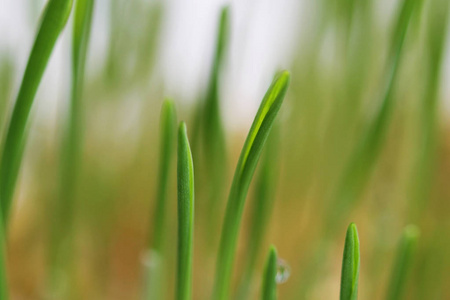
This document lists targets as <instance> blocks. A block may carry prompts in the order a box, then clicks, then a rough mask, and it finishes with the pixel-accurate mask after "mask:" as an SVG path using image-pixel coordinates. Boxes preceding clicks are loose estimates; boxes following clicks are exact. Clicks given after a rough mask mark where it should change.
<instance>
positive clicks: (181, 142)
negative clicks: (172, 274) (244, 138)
mask: <svg viewBox="0 0 450 300" xmlns="http://www.w3.org/2000/svg"><path fill="white" fill-rule="evenodd" d="M177 169H178V272H177V291H176V299H177V300H189V299H191V298H192V257H193V244H194V242H193V238H194V168H193V164H192V154H191V148H190V146H189V140H188V137H187V131H186V124H185V123H184V122H182V123H181V124H180V128H179V131H178V168H177Z"/></svg>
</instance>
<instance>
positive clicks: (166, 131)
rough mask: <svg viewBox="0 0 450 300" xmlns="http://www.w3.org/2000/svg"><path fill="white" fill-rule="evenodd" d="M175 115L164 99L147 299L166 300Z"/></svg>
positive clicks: (167, 101)
mask: <svg viewBox="0 0 450 300" xmlns="http://www.w3.org/2000/svg"><path fill="white" fill-rule="evenodd" d="M176 122H177V120H176V112H175V105H174V103H173V101H172V100H168V99H167V100H165V101H164V103H163V105H162V108H161V118H160V150H159V171H158V185H157V191H156V208H155V213H154V217H153V226H152V227H151V228H153V230H154V231H153V242H152V244H150V245H149V249H151V250H152V251H151V254H152V255H153V256H156V257H150V259H151V260H152V264H151V266H152V267H151V270H149V271H150V272H149V279H148V280H149V281H148V282H147V283H146V284H145V285H146V299H163V298H164V297H163V296H162V291H163V290H164V287H165V272H164V269H165V268H164V265H165V254H166V253H165V252H166V251H165V244H166V235H167V232H166V228H167V222H166V219H167V196H168V192H169V178H170V173H171V168H172V161H173V158H174V157H173V154H174V152H175V139H176V131H177V129H176Z"/></svg>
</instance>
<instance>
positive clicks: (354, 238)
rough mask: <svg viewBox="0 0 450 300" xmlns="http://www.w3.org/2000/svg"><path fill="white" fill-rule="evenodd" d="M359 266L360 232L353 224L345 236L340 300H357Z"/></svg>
mask: <svg viewBox="0 0 450 300" xmlns="http://www.w3.org/2000/svg"><path fill="white" fill-rule="evenodd" d="M359 265H360V254H359V237H358V230H357V228H356V225H355V224H354V223H351V224H350V226H348V229H347V234H346V236H345V246H344V256H343V259H342V273H341V294H340V298H339V299H340V300H356V299H357V298H358V278H359Z"/></svg>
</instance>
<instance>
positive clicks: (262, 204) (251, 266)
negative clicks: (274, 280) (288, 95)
mask: <svg viewBox="0 0 450 300" xmlns="http://www.w3.org/2000/svg"><path fill="white" fill-rule="evenodd" d="M277 124H278V123H275V125H274V126H273V128H272V132H271V133H270V136H269V138H268V140H267V146H266V149H264V153H263V154H262V158H261V164H260V167H259V174H258V178H257V180H256V182H255V194H254V198H253V203H252V206H253V207H252V209H253V211H252V219H251V223H250V233H249V235H248V242H247V251H246V254H245V259H244V261H245V267H244V271H243V273H242V278H241V281H240V284H239V289H238V293H237V297H236V298H237V299H240V300H246V299H248V298H249V295H248V293H249V291H250V287H251V285H252V279H253V274H254V271H255V265H256V261H257V259H258V257H259V255H260V249H261V247H262V243H263V240H264V236H265V234H266V232H267V227H268V225H269V221H270V216H271V213H272V208H273V204H274V200H275V192H276V185H277V179H278V175H279V171H280V163H279V153H278V152H279V143H280V130H279V129H280V128H279V127H280V126H277Z"/></svg>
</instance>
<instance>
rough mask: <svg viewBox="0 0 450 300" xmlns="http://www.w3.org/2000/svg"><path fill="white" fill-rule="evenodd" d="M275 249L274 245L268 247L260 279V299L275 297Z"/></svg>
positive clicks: (265, 299) (273, 298)
mask: <svg viewBox="0 0 450 300" xmlns="http://www.w3.org/2000/svg"><path fill="white" fill-rule="evenodd" d="M276 277H277V250H276V249H275V247H274V246H272V247H270V251H269V256H268V257H267V261H266V266H265V269H264V276H263V281H262V295H261V299H262V300H276V299H277V281H276Z"/></svg>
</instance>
